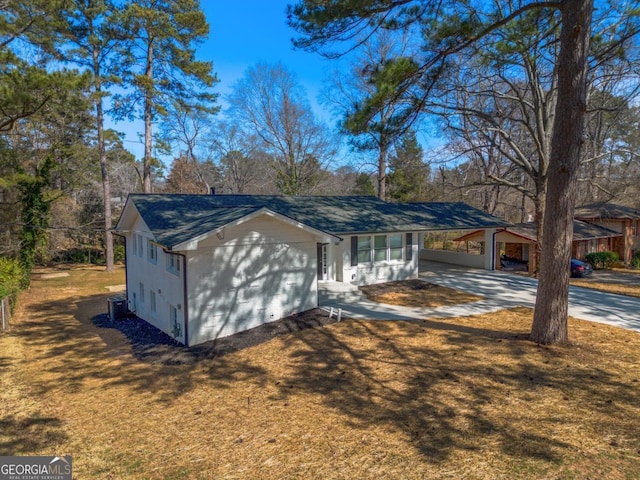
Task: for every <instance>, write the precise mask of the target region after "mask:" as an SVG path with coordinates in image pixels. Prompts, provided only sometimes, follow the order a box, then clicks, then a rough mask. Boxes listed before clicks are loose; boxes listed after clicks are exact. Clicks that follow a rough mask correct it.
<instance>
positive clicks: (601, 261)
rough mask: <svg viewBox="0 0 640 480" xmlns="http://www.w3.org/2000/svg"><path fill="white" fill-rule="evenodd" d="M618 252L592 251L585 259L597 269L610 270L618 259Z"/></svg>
mask: <svg viewBox="0 0 640 480" xmlns="http://www.w3.org/2000/svg"><path fill="white" fill-rule="evenodd" d="M618 258H619V257H618V254H617V253H616V252H592V253H587V254H586V255H585V259H586V260H587V262H589V263H590V264H591V265H592V266H593V268H595V269H596V270H609V269H611V268H612V267H613V264H614V263H616V262H617V261H618Z"/></svg>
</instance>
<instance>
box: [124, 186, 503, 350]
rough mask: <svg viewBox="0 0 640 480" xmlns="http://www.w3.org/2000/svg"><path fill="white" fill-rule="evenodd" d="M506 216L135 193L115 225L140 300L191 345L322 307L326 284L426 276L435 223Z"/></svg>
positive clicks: (136, 308) (141, 310)
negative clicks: (423, 260) (424, 239)
mask: <svg viewBox="0 0 640 480" xmlns="http://www.w3.org/2000/svg"><path fill="white" fill-rule="evenodd" d="M505 225H507V224H506V223H505V222H503V221H501V220H500V219H498V218H495V217H493V216H491V215H488V214H485V213H483V212H481V211H479V210H477V209H474V208H472V207H469V206H468V205H466V204H463V203H423V204H391V203H386V202H383V201H381V200H378V199H377V198H375V197H362V196H345V197H282V196H254V195H164V194H133V195H130V196H129V198H128V199H127V202H126V204H125V207H124V210H123V212H122V215H121V217H120V219H119V221H118V224H117V226H116V229H115V232H116V233H118V234H119V235H122V236H123V237H125V239H126V278H127V280H126V281H127V292H126V295H127V301H128V307H129V309H130V310H131V311H132V312H134V313H135V314H136V315H137V316H138V317H139V318H142V319H143V320H146V321H147V322H149V323H151V324H152V325H154V326H156V327H157V328H159V329H160V330H162V331H164V332H165V333H167V334H168V335H171V336H172V337H174V338H175V339H177V340H178V341H179V342H181V343H183V344H185V345H188V346H189V345H197V344H200V343H203V342H206V341H209V340H214V339H216V338H220V337H225V336H228V335H232V334H234V333H238V332H240V331H243V330H247V329H249V328H253V327H256V326H259V325H261V324H263V323H266V322H271V321H274V320H278V319H280V318H282V317H285V316H287V315H290V314H293V313H299V312H302V311H305V310H310V309H312V308H315V307H317V306H318V282H322V281H336V282H350V283H353V284H357V285H364V284H372V283H379V282H387V281H392V280H403V279H409V278H416V277H417V276H418V257H419V253H420V249H419V241H420V238H421V233H423V232H425V231H429V230H464V229H477V228H485V229H486V231H487V232H488V233H487V235H491V232H492V231H495V230H494V229H495V228H500V227H503V226H505ZM485 257H486V258H489V259H491V258H492V252H488V253H487V255H485ZM485 266H486V267H487V268H491V260H489V261H488V263H485Z"/></svg>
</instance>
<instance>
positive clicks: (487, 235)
mask: <svg viewBox="0 0 640 480" xmlns="http://www.w3.org/2000/svg"><path fill="white" fill-rule="evenodd" d="M495 233H496V229H495V228H487V229H485V231H484V269H485V270H495V251H496V236H495Z"/></svg>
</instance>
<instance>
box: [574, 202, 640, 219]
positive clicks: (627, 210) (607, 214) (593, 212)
mask: <svg viewBox="0 0 640 480" xmlns="http://www.w3.org/2000/svg"><path fill="white" fill-rule="evenodd" d="M575 217H576V218H585V219H587V218H588V219H610V220H611V219H619V220H629V219H630V220H634V219H640V209H637V208H633V207H625V206H624V205H616V204H613V203H591V204H589V205H584V206H582V207H578V208H576V212H575Z"/></svg>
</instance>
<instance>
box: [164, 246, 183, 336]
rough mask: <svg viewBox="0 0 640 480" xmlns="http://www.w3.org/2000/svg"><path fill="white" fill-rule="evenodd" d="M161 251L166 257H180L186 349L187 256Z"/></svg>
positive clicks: (165, 250)
mask: <svg viewBox="0 0 640 480" xmlns="http://www.w3.org/2000/svg"><path fill="white" fill-rule="evenodd" d="M162 251H163V252H164V253H165V254H166V255H178V256H179V257H182V272H183V278H182V295H183V301H182V304H183V307H184V308H183V309H182V311H183V312H184V313H183V314H182V316H183V318H184V346H185V347H188V346H189V296H188V294H187V256H186V255H185V254H184V253H178V252H172V251H171V250H167V249H165V248H163V249H162Z"/></svg>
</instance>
